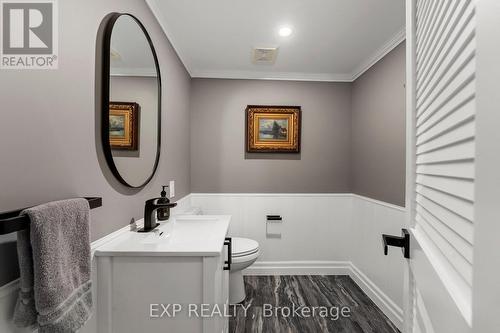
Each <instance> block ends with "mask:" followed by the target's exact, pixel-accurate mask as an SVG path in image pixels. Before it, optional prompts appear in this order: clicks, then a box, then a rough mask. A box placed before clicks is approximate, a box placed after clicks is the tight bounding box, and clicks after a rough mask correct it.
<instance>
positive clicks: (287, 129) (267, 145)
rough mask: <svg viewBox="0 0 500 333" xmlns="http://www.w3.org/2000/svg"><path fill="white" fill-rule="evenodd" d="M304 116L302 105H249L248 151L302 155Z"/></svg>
mask: <svg viewBox="0 0 500 333" xmlns="http://www.w3.org/2000/svg"><path fill="white" fill-rule="evenodd" d="M300 117H301V109H300V106H265V105H248V106H247V108H246V147H247V152H249V153H300V126H301V120H300Z"/></svg>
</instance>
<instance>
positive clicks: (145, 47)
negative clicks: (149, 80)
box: [110, 15, 156, 76]
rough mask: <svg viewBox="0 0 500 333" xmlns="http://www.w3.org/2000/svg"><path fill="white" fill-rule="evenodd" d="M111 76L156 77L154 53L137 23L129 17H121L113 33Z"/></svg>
mask: <svg viewBox="0 0 500 333" xmlns="http://www.w3.org/2000/svg"><path fill="white" fill-rule="evenodd" d="M111 52H112V54H114V55H115V57H113V56H112V57H111V59H110V72H111V75H127V76H156V67H155V62H154V58H153V53H152V52H151V48H150V46H149V42H148V40H147V39H146V36H145V35H144V33H143V32H142V29H141V27H140V26H139V25H138V24H137V22H136V21H135V20H134V19H133V18H132V17H130V16H128V15H122V16H120V17H119V18H118V19H117V20H116V22H115V25H114V26H113V32H112V33H111Z"/></svg>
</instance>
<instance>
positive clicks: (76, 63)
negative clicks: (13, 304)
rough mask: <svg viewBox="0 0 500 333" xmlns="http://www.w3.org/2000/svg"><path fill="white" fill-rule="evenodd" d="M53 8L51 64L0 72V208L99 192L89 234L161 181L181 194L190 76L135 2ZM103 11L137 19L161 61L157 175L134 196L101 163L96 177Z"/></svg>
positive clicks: (107, 227)
mask: <svg viewBox="0 0 500 333" xmlns="http://www.w3.org/2000/svg"><path fill="white" fill-rule="evenodd" d="M58 6H59V13H60V15H59V69H57V70H2V73H1V75H0V100H1V101H2V107H1V115H2V119H1V121H0V156H1V157H0V158H1V172H0V189H1V191H0V211H4V210H10V209H16V208H20V207H25V206H29V205H34V204H38V203H43V202H47V201H50V200H56V199H65V198H69V197H77V196H90V195H95V196H101V197H103V207H101V208H99V209H96V210H93V211H92V224H91V237H92V240H95V239H97V238H100V237H102V236H104V235H106V234H108V233H110V232H112V231H114V230H116V229H118V228H120V227H122V226H124V225H126V224H127V223H129V221H130V219H131V218H134V217H135V218H140V217H141V216H142V214H143V207H144V201H145V200H146V199H147V198H151V197H153V196H155V195H159V193H160V190H161V188H160V185H162V184H165V183H168V181H169V180H171V179H175V180H176V192H177V193H176V194H177V197H176V198H177V199H178V198H181V197H182V196H184V195H186V194H188V193H189V191H190V176H189V139H190V138H189V108H188V101H189V89H190V78H189V76H188V74H187V72H186V70H185V69H184V67H183V65H182V64H181V62H180V61H179V59H178V57H177V55H176V54H175V52H174V50H173V49H172V47H171V46H170V44H169V42H168V41H167V39H166V38H165V35H164V34H163V32H162V30H161V28H160V26H159V25H158V23H157V22H156V20H155V18H154V17H153V15H152V14H151V12H150V11H149V9H148V8H147V6H146V3H145V2H144V1H136V0H120V1H118V0H108V1H98V0H89V1H78V0H64V1H59V2H58ZM113 11H120V12H129V13H132V14H134V15H136V16H137V17H138V18H139V20H141V21H142V23H143V24H144V25H145V26H146V29H147V30H148V31H149V33H150V35H151V38H152V40H153V43H154V45H155V47H156V51H157V53H158V57H159V62H160V66H161V75H162V84H163V108H162V112H163V134H162V137H163V146H162V157H161V160H160V165H159V172H158V173H157V174H156V176H155V177H154V179H153V181H152V182H151V183H150V184H149V185H148V186H146V188H144V189H143V190H142V191H140V192H138V193H137V192H135V191H127V190H125V189H123V187H120V186H119V185H118V184H116V182H113V180H111V178H110V177H109V172H107V170H106V169H104V170H105V173H104V174H107V176H105V175H104V174H103V171H102V170H101V165H102V159H101V162H99V161H98V150H99V148H98V146H97V145H96V143H95V112H94V110H95V101H94V88H95V87H94V83H95V82H94V79H95V73H94V70H95V66H94V62H95V52H96V51H95V46H96V34H97V30H98V28H99V24H100V22H101V20H102V19H103V17H104V16H105V15H106V14H108V13H109V12H113ZM0 242H2V240H1V239H0ZM9 258H15V257H14V255H12V256H9ZM11 264H12V263H11ZM4 265H9V263H4V262H2V263H0V267H2V272H3V271H5V269H4V267H5V266H4ZM12 269H13V268H12Z"/></svg>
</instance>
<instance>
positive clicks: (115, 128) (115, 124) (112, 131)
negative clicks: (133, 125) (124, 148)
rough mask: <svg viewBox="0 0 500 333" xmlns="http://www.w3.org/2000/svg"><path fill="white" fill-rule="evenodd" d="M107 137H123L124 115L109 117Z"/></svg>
mask: <svg viewBox="0 0 500 333" xmlns="http://www.w3.org/2000/svg"><path fill="white" fill-rule="evenodd" d="M109 136H117V137H124V136H125V115H123V114H118V115H116V114H115V115H111V114H110V115H109Z"/></svg>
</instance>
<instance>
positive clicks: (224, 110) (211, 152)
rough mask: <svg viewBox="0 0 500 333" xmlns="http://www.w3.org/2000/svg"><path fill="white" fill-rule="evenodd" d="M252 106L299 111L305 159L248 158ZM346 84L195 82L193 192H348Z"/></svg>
mask: <svg viewBox="0 0 500 333" xmlns="http://www.w3.org/2000/svg"><path fill="white" fill-rule="evenodd" d="M248 104H265V105H300V106H302V141H301V146H302V148H301V150H302V153H301V154H300V155H294V154H284V155H283V154H281V155H280V154H273V155H267V154H247V155H246V154H245V108H246V106H247V105H248ZM350 109H351V85H350V84H349V83H319V82H289V81H288V82H286V81H256V80H219V79H193V82H192V90H191V191H192V192H274V193H282V192H350V191H351V184H350V179H351V177H350V168H351V164H350V140H351V116H350Z"/></svg>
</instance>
